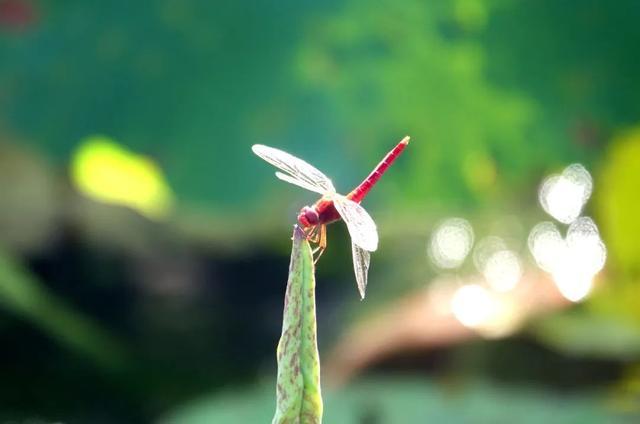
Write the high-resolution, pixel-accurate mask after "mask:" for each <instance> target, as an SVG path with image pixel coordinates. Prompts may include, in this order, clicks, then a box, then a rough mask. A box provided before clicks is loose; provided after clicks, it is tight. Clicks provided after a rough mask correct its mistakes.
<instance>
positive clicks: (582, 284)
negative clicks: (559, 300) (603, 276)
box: [529, 217, 607, 302]
mask: <svg viewBox="0 0 640 424" xmlns="http://www.w3.org/2000/svg"><path fill="white" fill-rule="evenodd" d="M529 249H530V250H531V253H532V255H533V257H534V258H535V260H536V262H537V264H538V265H539V266H540V268H542V269H543V270H545V271H547V272H549V273H550V274H551V276H552V277H553V281H554V282H555V284H556V286H557V287H558V290H560V293H561V294H562V295H563V296H564V297H565V298H567V299H568V300H570V301H572V302H577V301H580V300H582V299H584V298H585V297H586V296H587V295H588V294H589V292H590V291H591V288H592V286H593V277H594V276H595V275H596V274H597V273H598V272H599V271H600V270H601V269H602V268H603V267H604V263H605V260H606V255H607V251H606V247H605V245H604V242H603V241H602V239H601V238H600V234H599V231H598V228H597V226H596V224H595V223H594V222H593V220H592V219H591V218H588V217H580V218H578V219H576V220H575V221H574V222H573V223H572V224H571V225H570V226H569V230H568V232H567V237H566V239H563V238H562V236H561V234H560V232H559V230H558V229H557V228H556V226H555V225H554V224H553V223H550V222H543V223H540V224H538V225H536V226H535V227H534V228H533V229H532V230H531V233H530V235H529Z"/></svg>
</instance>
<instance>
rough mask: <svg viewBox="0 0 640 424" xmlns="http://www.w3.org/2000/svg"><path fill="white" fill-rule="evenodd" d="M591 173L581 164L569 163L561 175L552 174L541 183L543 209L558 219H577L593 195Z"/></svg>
mask: <svg viewBox="0 0 640 424" xmlns="http://www.w3.org/2000/svg"><path fill="white" fill-rule="evenodd" d="M592 186H593V183H592V179H591V174H589V171H587V170H586V169H585V168H584V167H583V166H582V165H580V164H573V165H569V166H568V167H567V168H565V170H564V171H563V172H562V174H561V175H552V176H550V177H549V178H547V179H546V180H545V181H544V182H543V183H542V185H541V187H540V191H539V194H538V198H539V201H540V204H541V205H542V207H543V209H544V210H545V211H546V212H547V213H548V214H549V215H551V216H552V217H554V218H555V219H557V220H558V221H560V222H562V223H564V224H569V223H571V222H572V221H573V220H574V219H576V218H577V217H578V216H579V215H580V212H581V211H582V207H583V206H584V204H585V203H586V202H587V200H588V199H589V197H590V196H591V190H592Z"/></svg>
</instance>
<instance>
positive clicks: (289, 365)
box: [272, 226, 322, 424]
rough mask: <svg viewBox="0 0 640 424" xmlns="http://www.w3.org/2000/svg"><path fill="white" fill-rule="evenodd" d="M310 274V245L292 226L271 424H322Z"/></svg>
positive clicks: (318, 359) (312, 268) (314, 304)
mask: <svg viewBox="0 0 640 424" xmlns="http://www.w3.org/2000/svg"><path fill="white" fill-rule="evenodd" d="M314 272H315V269H314V264H313V255H312V253H311V246H309V242H308V241H307V238H306V237H305V234H304V233H303V231H302V230H301V229H300V228H299V227H298V226H295V227H294V230H293V246H292V249H291V264H290V265H289V279H288V281H287V290H286V294H285V298H284V314H283V318H282V335H281V336H280V342H279V343H278V351H277V356H278V382H277V404H276V413H275V416H274V417H273V421H272V424H285V423H286V424H294V423H295V424H298V423H304V424H307V423H321V422H322V396H321V393H320V356H319V354H318V342H317V335H316V300H315V286H316V282H315V276H314Z"/></svg>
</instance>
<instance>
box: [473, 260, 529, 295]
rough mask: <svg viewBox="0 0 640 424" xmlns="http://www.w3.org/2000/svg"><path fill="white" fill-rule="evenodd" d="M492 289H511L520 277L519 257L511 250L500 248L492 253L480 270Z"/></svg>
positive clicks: (500, 290)
mask: <svg viewBox="0 0 640 424" xmlns="http://www.w3.org/2000/svg"><path fill="white" fill-rule="evenodd" d="M482 274H483V275H484V278H485V279H486V280H487V283H488V284H489V286H491V288H492V289H494V290H496V291H499V292H506V291H509V290H511V289H513V288H514V287H515V286H516V285H517V284H518V282H519V281H520V278H521V277H522V265H521V264H520V258H519V257H518V255H517V254H516V253H515V252H514V251H512V250H500V251H498V252H495V253H494V254H492V255H491V256H490V257H489V259H488V260H487V262H486V263H485V265H484V268H483V270H482Z"/></svg>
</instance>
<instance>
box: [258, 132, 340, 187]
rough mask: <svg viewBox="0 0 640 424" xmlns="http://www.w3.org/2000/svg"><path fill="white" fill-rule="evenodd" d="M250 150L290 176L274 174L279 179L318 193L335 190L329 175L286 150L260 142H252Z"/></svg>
mask: <svg viewBox="0 0 640 424" xmlns="http://www.w3.org/2000/svg"><path fill="white" fill-rule="evenodd" d="M251 150H253V153H255V154H256V155H258V156H260V157H261V158H262V159H264V160H266V161H267V162H269V163H270V164H271V165H273V166H275V167H276V168H279V169H281V170H282V171H284V172H286V173H287V174H289V176H290V177H291V178H289V179H285V178H282V176H281V175H282V174H280V175H278V174H276V176H277V177H278V178H280V179H281V180H284V181H287V182H289V183H292V184H295V185H298V186H300V187H304V188H306V189H307V190H311V191H314V192H316V193H320V194H325V193H327V192H329V193H333V192H335V191H336V189H335V187H334V186H333V183H332V182H331V180H330V179H329V177H327V176H326V175H324V174H323V173H322V172H320V171H319V170H317V169H316V168H315V167H313V166H312V165H309V164H308V163H307V162H305V161H303V160H302V159H299V158H297V157H295V156H293V155H290V154H289V153H287V152H283V151H282V150H278V149H274V148H273V147H269V146H264V145H262V144H254V145H253V146H252V147H251ZM294 180H295V182H294Z"/></svg>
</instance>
